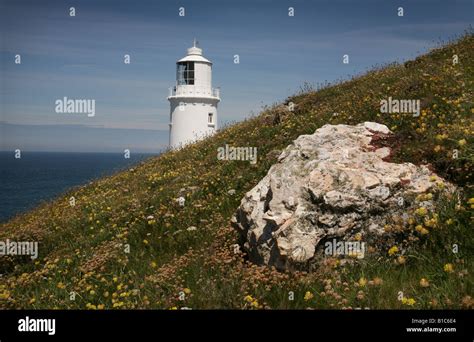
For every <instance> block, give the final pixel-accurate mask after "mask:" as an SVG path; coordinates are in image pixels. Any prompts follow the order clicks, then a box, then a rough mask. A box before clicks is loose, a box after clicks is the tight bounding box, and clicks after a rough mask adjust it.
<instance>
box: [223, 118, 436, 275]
mask: <svg viewBox="0 0 474 342" xmlns="http://www.w3.org/2000/svg"><path fill="white" fill-rule="evenodd" d="M390 134H391V132H390V130H389V129H388V128H387V127H386V126H384V125H380V124H377V123H374V122H365V123H363V124H359V125H357V126H348V125H325V126H323V127H322V128H320V129H318V130H317V131H316V132H315V133H314V134H312V135H303V136H300V137H299V138H298V139H296V140H295V141H294V142H293V143H292V144H291V145H290V146H288V147H287V148H286V149H285V150H284V151H283V152H282V153H281V155H280V156H279V158H278V162H277V163H276V164H275V165H273V166H272V167H271V168H270V170H269V171H268V174H267V175H266V176H265V177H264V178H263V179H262V180H261V181H260V182H259V183H258V184H257V186H255V187H254V188H253V189H252V190H251V191H249V192H248V193H247V194H246V195H245V197H244V198H243V199H242V201H241V205H240V207H239V208H238V210H237V212H236V214H235V216H234V217H233V219H232V225H233V226H234V227H235V228H236V229H238V231H239V232H240V233H241V236H242V240H243V242H242V244H243V247H244V249H245V250H246V252H247V253H248V255H249V258H250V260H252V261H253V262H256V263H258V264H266V265H272V266H275V267H276V268H278V269H280V270H285V269H292V268H299V269H301V268H303V269H304V268H307V267H308V265H311V263H312V261H314V260H315V259H316V257H317V253H318V252H317V251H318V250H320V249H321V244H322V242H323V241H327V240H328V239H333V238H338V239H342V240H347V241H349V240H351V239H353V238H354V237H355V236H356V234H358V236H359V239H360V236H361V235H362V236H365V237H369V236H377V235H381V234H384V229H383V227H384V225H385V224H386V222H387V220H388V219H389V218H390V217H393V216H394V215H396V216H400V217H406V212H407V210H408V209H410V207H411V206H413V197H415V196H416V195H417V194H420V193H425V192H428V191H430V190H431V189H432V187H434V186H436V184H437V182H444V181H443V180H442V179H441V178H439V177H437V176H436V175H434V174H433V173H432V172H431V171H430V170H429V169H428V168H427V167H425V166H416V165H413V164H411V163H402V164H397V163H392V162H388V161H386V160H384V159H386V158H387V157H388V156H389V155H390V148H388V147H380V148H378V147H375V146H373V145H372V144H371V143H373V139H374V138H375V137H377V138H380V137H381V136H388V135H390ZM427 205H429V203H428V204H427ZM321 253H322V252H321ZM321 253H320V254H321Z"/></svg>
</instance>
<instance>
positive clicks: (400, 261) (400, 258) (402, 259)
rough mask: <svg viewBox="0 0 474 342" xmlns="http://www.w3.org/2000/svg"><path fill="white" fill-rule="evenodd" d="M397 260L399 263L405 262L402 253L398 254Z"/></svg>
mask: <svg viewBox="0 0 474 342" xmlns="http://www.w3.org/2000/svg"><path fill="white" fill-rule="evenodd" d="M397 262H398V263H399V264H400V265H403V264H404V263H405V262H406V258H405V257H404V256H403V255H400V256H399V257H398V258H397Z"/></svg>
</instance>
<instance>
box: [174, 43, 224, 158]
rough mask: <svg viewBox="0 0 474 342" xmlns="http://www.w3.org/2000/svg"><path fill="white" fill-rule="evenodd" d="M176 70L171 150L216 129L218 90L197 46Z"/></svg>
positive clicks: (209, 133)
mask: <svg viewBox="0 0 474 342" xmlns="http://www.w3.org/2000/svg"><path fill="white" fill-rule="evenodd" d="M176 65H177V69H176V71H177V72H176V86H175V87H173V88H172V89H170V94H169V96H168V100H169V101H170V106H171V110H170V124H169V125H170V142H169V143H170V147H171V148H173V149H175V148H180V147H183V146H185V145H187V144H189V143H192V142H195V141H197V140H200V139H202V138H204V137H206V136H209V135H212V134H213V133H214V132H215V131H216V130H217V104H218V103H219V101H220V97H219V95H220V94H219V89H215V88H212V63H211V62H210V61H209V60H207V59H206V58H204V57H203V56H202V50H201V49H200V48H198V47H196V43H194V46H193V47H192V48H189V49H188V54H187V56H186V57H184V58H182V59H180V60H179V61H178V62H177V63H176Z"/></svg>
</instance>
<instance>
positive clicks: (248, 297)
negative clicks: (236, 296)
mask: <svg viewBox="0 0 474 342" xmlns="http://www.w3.org/2000/svg"><path fill="white" fill-rule="evenodd" d="M244 300H245V301H246V302H248V303H251V302H253V298H252V296H251V295H246V296H245V297H244Z"/></svg>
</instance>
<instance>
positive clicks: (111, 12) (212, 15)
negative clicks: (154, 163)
mask: <svg viewBox="0 0 474 342" xmlns="http://www.w3.org/2000/svg"><path fill="white" fill-rule="evenodd" d="M473 4H474V2H473V1H472V0H443V1H440V0H438V1H437V0H399V1H392V0H383V1H381V0H370V1H369V0H358V1H356V0H332V1H329V0H327V1H323V0H321V1H316V0H315V1H264V0H260V1H259V0H253V1H223V0H215V1H205V0H201V1H151V0H150V1H132V0H128V1H123V0H115V1H100V0H96V1H92V0H82V1H60V0H58V1H50V0H41V1H24V0H3V1H2V4H1V7H2V8H1V9H0V27H1V32H2V43H1V46H0V57H1V83H0V91H1V93H0V96H1V107H0V109H1V113H2V115H1V118H0V121H1V126H0V134H1V140H0V143H1V146H0V149H1V150H12V149H16V148H20V149H23V150H30V151H90V152H93V151H97V152H113V151H117V152H120V151H123V149H125V148H128V149H131V150H132V151H136V152H157V151H158V150H159V149H160V148H162V147H164V146H165V145H166V144H167V142H168V120H169V104H168V101H167V100H166V96H167V94H168V88H169V87H171V86H172V85H174V82H175V62H176V60H177V59H179V58H181V57H183V56H184V55H185V52H186V49H187V48H188V47H190V46H191V44H192V40H193V38H194V37H196V38H197V39H198V40H199V43H200V47H201V48H203V50H204V55H205V56H206V57H207V58H209V59H210V60H211V61H212V62H213V63H214V65H213V85H214V86H219V87H221V98H222V101H221V103H220V105H219V109H218V110H219V112H218V113H219V114H218V115H219V122H220V124H221V125H222V124H225V123H227V122H231V121H239V120H242V119H244V118H245V117H248V116H249V115H251V113H252V112H254V113H258V112H259V110H260V109H261V107H262V106H263V105H271V104H273V103H276V102H278V101H281V100H284V99H285V98H286V97H288V96H289V95H291V94H293V93H295V92H296V91H297V90H298V89H299V87H300V86H301V85H302V84H303V83H304V82H306V81H307V82H310V83H314V84H316V83H318V82H324V81H326V80H327V81H335V80H340V79H345V78H348V77H349V76H350V75H354V74H360V73H363V72H364V71H366V70H368V69H370V68H371V66H374V65H380V64H383V63H387V62H393V61H404V60H406V59H410V58H413V57H415V56H416V55H418V54H421V53H424V52H426V51H428V50H429V49H430V48H431V47H434V46H436V45H437V44H438V43H439V42H440V41H443V40H448V39H451V38H454V37H456V36H458V35H460V34H462V32H463V31H464V30H466V29H467V28H468V27H469V26H470V25H472V13H474V5H473ZM71 6H74V7H75V8H76V16H75V17H70V16H69V7H71ZM181 6H182V7H184V8H185V11H186V16H185V17H179V16H178V8H179V7H181ZM290 6H292V7H294V9H295V16H294V17H289V16H288V7H290ZM399 6H402V7H403V8H404V16H403V17H399V16H397V8H398V7H399ZM16 54H21V57H22V64H21V65H16V64H14V56H15V55H16ZM124 54H130V55H131V64H129V65H126V64H124V63H123V55H124ZM235 54H239V56H240V64H234V63H233V56H234V55H235ZM344 54H348V55H349V56H350V63H349V64H348V65H346V64H343V63H342V55H344ZM64 96H67V97H69V98H87V99H95V100H96V115H95V117H93V118H89V117H87V115H66V114H57V113H56V112H55V110H54V109H55V104H54V102H55V100H57V99H59V98H63V97H64Z"/></svg>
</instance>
